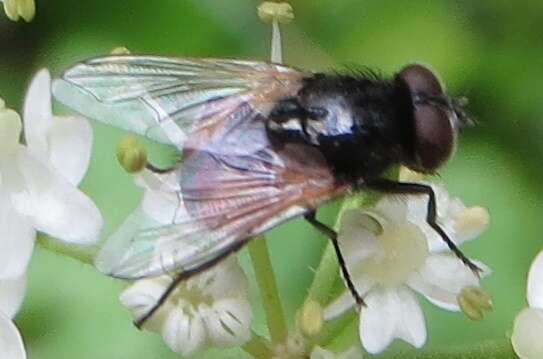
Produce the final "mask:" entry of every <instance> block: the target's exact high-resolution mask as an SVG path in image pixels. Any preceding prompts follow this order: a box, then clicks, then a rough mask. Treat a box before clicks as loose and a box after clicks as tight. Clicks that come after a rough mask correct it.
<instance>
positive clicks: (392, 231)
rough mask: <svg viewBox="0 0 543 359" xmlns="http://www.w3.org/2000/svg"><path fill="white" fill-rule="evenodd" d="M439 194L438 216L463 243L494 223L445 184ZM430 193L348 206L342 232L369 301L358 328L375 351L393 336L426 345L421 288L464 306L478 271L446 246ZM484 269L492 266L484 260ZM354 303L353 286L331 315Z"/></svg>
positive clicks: (446, 305) (454, 306) (434, 298)
mask: <svg viewBox="0 0 543 359" xmlns="http://www.w3.org/2000/svg"><path fill="white" fill-rule="evenodd" d="M433 189H434V191H435V192H436V194H437V208H438V210H439V212H438V223H439V224H440V225H441V226H443V228H445V229H446V230H447V233H448V234H449V236H450V237H451V238H452V239H453V240H454V242H455V243H456V244H457V245H459V244H461V243H463V242H465V241H468V240H471V239H473V238H475V237H476V236H477V235H478V234H480V233H481V232H482V231H483V230H484V228H485V227H486V225H487V223H488V214H487V213H486V211H485V210H484V209H482V208H480V207H471V208H467V207H466V206H465V205H464V204H463V203H462V202H461V201H460V200H459V199H458V198H451V197H450V196H449V195H448V193H447V192H446V191H445V189H444V188H443V187H441V186H437V185H433ZM426 211H427V198H424V197H423V196H413V197H409V198H406V199H404V200H402V199H398V198H394V197H390V196H386V197H383V198H382V199H381V200H380V201H379V202H378V203H377V204H376V205H375V206H374V207H372V208H360V209H351V210H347V211H346V212H345V213H344V214H343V217H342V220H341V227H340V232H339V242H340V246H341V248H342V249H343V252H344V253H345V260H346V263H347V268H349V270H350V273H351V275H352V278H353V282H354V284H355V287H356V289H357V290H358V292H359V293H360V294H361V295H363V296H364V299H365V302H366V304H367V305H366V306H365V307H362V308H361V310H360V327H359V334H360V340H361V342H362V345H363V346H364V347H365V349H366V350H367V351H368V352H370V353H379V352H381V351H383V350H384V349H385V348H386V347H387V346H388V345H389V344H390V343H391V342H392V341H393V339H394V338H400V339H403V340H404V341H406V342H408V343H410V344H411V345H413V346H415V347H417V348H419V347H421V346H422V345H424V343H425V342H426V325H425V321H424V315H423V313H422V311H421V308H420V306H419V304H418V301H417V299H416V297H415V295H414V292H418V293H420V294H422V295H423V296H424V297H426V298H427V299H428V300H429V301H430V302H432V303H434V304H435V305H437V306H439V307H441V308H443V309H446V310H452V311H458V310H460V304H459V296H460V294H461V292H462V290H463V289H464V288H469V287H473V286H479V278H478V277H477V276H476V275H475V274H474V273H473V272H472V271H471V270H470V269H468V268H467V267H466V266H465V265H464V264H463V263H462V262H461V261H460V260H458V258H456V257H454V256H452V255H451V254H449V253H446V250H447V248H446V246H445V245H444V243H443V241H442V240H441V238H440V237H439V236H438V235H437V234H436V233H435V231H434V230H433V229H432V228H430V226H429V225H428V224H427V222H426ZM477 265H478V266H479V267H480V268H483V275H486V274H488V273H489V270H488V269H487V268H486V266H484V264H482V263H477ZM353 305H354V301H353V299H352V297H351V295H350V293H349V292H345V293H344V294H343V295H341V296H340V297H338V298H337V299H336V300H335V301H333V302H332V303H331V304H330V305H329V306H328V307H327V308H326V310H325V319H327V320H330V319H333V318H335V317H337V316H338V315H340V314H342V313H344V312H345V311H347V310H348V309H349V308H351V307H352V306H353Z"/></svg>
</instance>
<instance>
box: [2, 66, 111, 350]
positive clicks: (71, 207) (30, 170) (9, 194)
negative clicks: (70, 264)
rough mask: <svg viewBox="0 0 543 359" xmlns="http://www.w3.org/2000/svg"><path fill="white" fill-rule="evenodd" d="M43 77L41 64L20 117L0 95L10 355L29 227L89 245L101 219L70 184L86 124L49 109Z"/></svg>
mask: <svg viewBox="0 0 543 359" xmlns="http://www.w3.org/2000/svg"><path fill="white" fill-rule="evenodd" d="M50 85H51V79H50V76H49V73H48V72H47V71H46V70H42V71H40V72H39V73H38V74H37V75H36V76H35V77H34V79H33V81H32V83H31V85H30V88H29V90H28V93H27V96H26V99H25V103H24V116H23V118H24V122H23V121H21V119H20V117H19V115H18V114H17V113H16V112H15V111H13V110H10V109H6V108H5V105H4V102H3V101H1V100H0V224H1V225H0V325H1V326H2V333H6V334H5V335H4V334H3V335H2V340H4V341H6V343H2V346H1V347H2V348H7V349H6V350H7V351H8V352H9V353H10V354H11V355H8V356H7V357H9V358H21V357H24V347H23V346H22V341H21V338H20V336H19V334H18V332H17V331H16V328H15V326H14V325H13V323H12V322H11V319H12V318H13V317H14V316H15V314H16V313H17V311H18V308H19V307H20V305H21V303H22V301H23V298H24V294H25V286H26V270H27V267H28V263H29V261H30V258H31V255H32V250H33V247H34V241H35V239H36V232H37V231H40V232H44V233H46V234H48V235H50V236H52V237H55V238H58V239H60V240H62V241H64V242H67V243H73V244H82V245H88V244H92V243H94V242H95V241H96V240H97V239H98V236H99V232H100V229H101V227H102V217H101V214H100V212H99V210H98V208H97V207H96V206H95V205H94V203H93V202H92V200H91V199H90V198H88V197H87V196H86V195H85V194H83V193H82V192H81V191H80V190H78V189H77V185H78V184H79V182H80V181H81V179H82V178H83V176H84V174H85V172H86V170H87V167H88V164H89V159H90V150H91V145H92V131H91V128H90V126H89V124H88V123H87V121H86V120H85V119H83V118H79V117H56V116H53V114H52V112H51V93H50ZM23 123H24V134H25V142H26V145H22V144H21V143H20V138H21V132H22V131H23ZM3 350H4V349H3Z"/></svg>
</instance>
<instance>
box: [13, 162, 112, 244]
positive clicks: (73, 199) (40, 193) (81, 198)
mask: <svg viewBox="0 0 543 359" xmlns="http://www.w3.org/2000/svg"><path fill="white" fill-rule="evenodd" d="M18 165H19V170H20V172H21V174H22V177H23V179H24V185H25V191H24V192H21V193H18V194H16V195H12V199H13V203H14V205H15V207H16V209H17V210H18V211H19V212H20V213H21V214H24V215H26V216H28V217H29V218H30V219H31V220H32V223H33V225H34V227H35V228H36V229H37V230H39V231H42V232H45V233H47V234H49V235H51V236H53V237H55V238H58V239H62V240H64V241H67V242H72V243H77V244H90V243H93V242H95V241H96V240H98V236H99V233H100V229H101V227H102V215H101V214H100V211H99V210H98V208H97V207H96V205H95V204H94V203H93V202H92V200H91V199H90V198H89V197H87V196H86V195H85V194H83V192H81V191H79V190H78V189H77V188H76V187H74V186H73V185H72V184H70V183H69V182H68V181H67V180H66V179H65V178H63V177H62V176H61V175H60V174H58V173H56V172H55V171H54V170H52V169H51V168H49V167H47V166H46V165H45V164H43V163H42V162H40V161H38V160H36V159H35V158H34V157H32V156H31V155H29V154H28V153H26V152H24V151H21V153H20V154H19V156H18Z"/></svg>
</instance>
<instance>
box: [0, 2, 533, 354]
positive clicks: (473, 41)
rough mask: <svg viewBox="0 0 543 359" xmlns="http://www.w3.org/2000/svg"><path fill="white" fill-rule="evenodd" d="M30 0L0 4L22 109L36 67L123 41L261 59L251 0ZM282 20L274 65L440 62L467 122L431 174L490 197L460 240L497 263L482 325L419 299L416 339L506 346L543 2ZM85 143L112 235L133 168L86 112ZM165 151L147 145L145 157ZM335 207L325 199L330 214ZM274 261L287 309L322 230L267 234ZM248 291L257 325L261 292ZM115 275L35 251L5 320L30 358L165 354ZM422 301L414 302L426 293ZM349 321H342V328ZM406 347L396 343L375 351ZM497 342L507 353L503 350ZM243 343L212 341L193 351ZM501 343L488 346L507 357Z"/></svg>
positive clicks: (373, 7)
mask: <svg viewBox="0 0 543 359" xmlns="http://www.w3.org/2000/svg"><path fill="white" fill-rule="evenodd" d="M36 1H37V16H36V18H35V19H34V21H33V22H31V23H30V24H24V23H13V22H10V21H9V20H7V19H6V18H5V16H3V14H2V16H0V96H1V97H3V98H4V99H5V100H6V103H7V105H8V106H9V107H12V108H15V109H20V107H21V103H22V98H23V95H24V93H25V88H26V86H27V85H28V82H29V80H30V78H31V76H32V75H33V73H34V72H35V71H36V70H38V69H39V68H41V67H48V68H50V69H51V71H52V72H53V73H54V74H58V73H59V71H60V70H61V69H62V68H64V67H66V66H68V65H70V64H72V63H74V62H76V61H78V60H82V59H85V58H87V57H90V56H95V55H99V54H106V53H108V52H110V51H111V49H112V48H114V47H118V46H125V47H127V48H128V49H130V50H131V51H132V52H144V53H156V54H170V55H171V54H175V55H190V56H213V57H239V58H251V59H267V58H268V56H269V54H268V51H269V37H270V29H269V28H268V27H267V26H265V25H263V24H262V23H261V22H259V20H258V18H257V17H256V6H257V5H258V3H259V2H258V1H256V0H254V1H250V0H228V1H225V0H223V1H217V0H215V1H213V0H193V1H182V0H161V1H143V0H130V1H128V0H125V1H118V0H117V1H111V0H93V1H69V0H55V1H44V0H36ZM291 4H292V5H293V7H294V9H295V13H296V20H295V23H294V24H293V25H289V26H286V27H285V28H284V33H283V35H284V39H285V46H284V55H285V62H286V63H288V64H292V65H296V66H299V67H304V68H309V69H315V70H326V69H331V68H333V67H337V66H341V65H353V64H361V65H368V66H370V67H373V68H377V69H381V70H383V71H384V72H385V73H393V72H394V71H397V70H398V69H399V68H400V67H401V66H402V65H404V64H406V63H408V62H412V61H420V62H424V63H428V64H431V65H432V66H433V67H434V68H435V69H437V70H438V71H439V72H440V74H441V76H442V78H443V79H444V81H445V82H446V83H447V85H448V88H449V91H450V92H451V93H453V94H463V95H466V96H468V97H469V98H470V101H471V102H470V103H471V106H470V111H471V113H472V114H473V115H474V117H475V118H476V119H477V121H478V123H479V124H478V126H477V127H476V128H473V129H469V130H468V131H466V132H465V134H464V135H463V136H462V139H461V141H460V146H459V148H458V152H457V154H456V157H455V158H454V159H453V160H452V161H451V163H450V164H449V165H448V166H447V168H446V169H444V170H443V171H442V173H441V175H442V177H443V179H444V180H445V181H446V183H447V184H448V186H449V189H450V191H451V192H452V193H454V194H456V195H458V196H459V197H461V198H463V199H464V200H465V202H466V203H467V204H472V205H474V204H478V205H482V206H485V207H487V208H489V210H490V213H491V221H492V223H491V226H490V228H489V230H488V231H487V232H486V233H485V234H484V235H483V236H481V238H480V239H478V240H477V241H474V242H472V243H469V244H468V245H466V246H465V247H464V249H465V250H466V251H467V253H468V254H469V255H470V256H472V257H475V258H478V259H480V260H483V261H484V262H485V263H487V264H488V265H490V267H491V268H492V269H493V270H494V273H493V275H492V276H491V277H490V278H488V279H487V280H485V282H484V283H485V288H486V289H487V290H488V291H489V292H490V293H492V294H493V296H494V298H495V306H496V309H495V311H494V312H493V313H492V314H490V315H488V316H487V317H486V319H485V320H484V321H482V322H472V321H469V320H468V319H467V318H466V317H464V316H463V315H461V314H455V313H449V312H445V311H442V310H438V309H436V308H435V307H433V306H431V305H428V304H427V303H425V308H424V310H425V313H426V315H427V326H428V333H429V339H428V343H427V348H429V349H432V348H441V349H446V350H452V351H454V350H455V349H454V348H462V347H464V346H470V345H471V346H472V345H473V343H483V345H484V343H494V342H497V343H501V344H500V345H502V346H507V343H508V339H507V337H508V335H510V330H511V326H512V321H513V318H514V316H515V314H516V313H517V312H518V311H519V310H520V309H521V308H522V307H523V306H525V286H526V283H525V281H526V273H527V270H528V268H529V264H530V262H531V260H532V259H533V257H534V256H535V254H536V253H537V251H538V250H539V249H541V248H542V247H543V236H542V235H541V232H540V231H541V229H542V227H543V225H542V220H541V214H542V213H543V211H542V202H543V186H541V183H540V182H541V179H542V178H543V173H542V172H543V168H542V166H541V158H542V156H543V146H542V144H541V141H540V139H541V138H543V137H542V135H543V133H542V132H543V122H542V120H541V118H542V116H543V102H542V100H541V97H542V96H543V30H542V28H543V27H542V26H541V25H542V23H543V2H542V1H535V0H534V1H517V2H512V1H506V0H495V1H489V0H486V1H469V0H464V1H453V0H447V1H445V0H432V1H430V0H428V1H413V0H410V1H407V0H402V1H398V0H394V1H392V0H343V1H338V0H326V1H324V0H320V1H309V0H307V1H301V0H298V1H296V0H293V1H291ZM94 125H95V126H94V128H95V139H96V140H95V148H94V156H93V160H92V163H91V166H90V170H89V172H88V176H87V178H86V179H85V181H84V182H83V186H82V187H83V190H84V191H85V192H87V193H89V194H90V195H91V196H92V197H93V198H94V200H95V201H96V202H97V204H98V205H99V207H100V208H101V209H102V211H103V213H104V216H105V218H106V222H107V223H106V228H105V234H107V233H110V232H111V231H112V230H113V229H114V228H115V226H116V225H117V224H118V223H119V222H120V221H121V220H122V218H123V217H124V216H126V215H127V213H129V211H130V210H131V209H132V208H134V207H135V206H136V205H137V204H138V201H139V198H140V192H139V191H138V190H137V188H136V187H135V186H134V185H133V180H132V178H131V177H130V176H129V175H127V174H126V173H124V172H123V171H122V170H121V168H120V167H119V166H118V164H117V162H116V159H115V147H116V144H117V142H118V140H119V139H120V137H121V136H122V132H121V131H118V130H116V129H112V128H109V127H106V126H103V125H99V124H94ZM163 152H164V151H163V150H162V149H160V148H156V149H154V150H153V152H152V159H153V160H154V161H155V162H160V161H164V160H165V159H164V158H165V157H167V155H166V156H165V155H164V153H163ZM334 210H335V208H334V206H328V207H327V208H325V212H326V214H325V215H324V216H323V218H325V219H326V218H328V221H329V223H331V222H332V221H333V214H334ZM269 238H270V241H269V242H270V247H271V252H272V260H273V263H274V268H275V271H276V273H277V276H278V281H279V286H280V291H281V296H282V299H283V301H284V304H285V307H286V310H287V312H288V313H289V315H290V317H291V318H292V315H293V313H294V311H295V310H296V308H297V307H298V306H299V305H300V303H301V301H302V300H303V298H304V295H305V290H306V288H307V286H308V284H309V283H310V280H311V270H310V267H315V266H316V264H317V263H318V260H319V254H320V252H321V250H322V248H323V246H324V244H325V240H324V239H323V238H322V237H321V236H320V235H319V234H317V233H316V232H315V231H313V230H312V229H311V228H310V227H309V226H308V225H306V224H304V223H302V222H301V221H295V222H293V223H289V224H287V225H284V226H282V227H280V228H278V229H276V230H274V231H273V232H272V233H271V234H270V236H269ZM242 261H243V262H244V265H245V267H246V268H247V269H248V270H247V272H248V273H249V275H250V277H251V280H252V284H253V285H252V287H253V289H252V293H251V297H252V300H253V302H254V303H256V305H255V306H254V312H255V316H256V320H257V323H260V324H257V327H258V328H259V329H258V330H259V331H261V332H263V330H264V329H263V327H262V318H263V314H262V310H261V309H260V308H259V306H258V302H259V301H258V292H257V291H256V290H255V289H254V287H255V286H254V278H253V277H252V273H251V270H250V266H248V265H247V264H248V258H247V254H246V253H245V252H242ZM122 287H123V283H120V282H117V281H114V280H112V279H109V278H106V277H103V276H101V275H100V274H98V273H97V272H96V271H95V270H93V268H91V267H89V266H85V265H83V264H81V263H79V262H76V261H74V260H71V259H69V258H65V257H61V256H58V255H56V254H52V253H50V252H47V251H45V250H42V249H39V248H38V249H37V251H36V252H35V255H34V258H33V262H32V265H31V270H30V283H29V290H28V296H27V299H26V303H25V305H24V307H23V309H22V311H21V313H20V314H19V316H18V318H17V324H18V326H19V327H20V329H21V331H22V333H23V335H24V337H25V341H26V344H27V347H28V351H29V356H30V358H31V359H33V358H43V359H49V358H56V359H58V358H80V359H87V358H120V359H125V358H126V359H130V358H146V359H147V358H151V359H154V358H176V357H178V355H176V354H174V353H172V352H170V351H169V350H168V348H167V347H166V345H165V344H164V343H163V342H162V339H161V338H160V337H159V336H158V335H156V334H152V333H148V332H139V331H138V330H137V329H136V328H134V327H133V326H132V324H131V318H130V316H129V313H128V312H127V311H126V310H124V309H123V308H122V307H121V305H120V304H119V302H118V295H119V292H120V290H121V289H122ZM423 302H424V301H423ZM353 334H355V333H354V328H353ZM404 350H410V349H408V348H407V347H406V346H405V345H401V344H399V345H395V346H394V347H393V348H392V350H390V351H388V352H386V353H385V354H384V355H383V357H394V355H395V354H394V353H396V352H397V351H404ZM506 352H507V350H506ZM223 355H227V356H228V357H231V358H236V357H239V355H241V354H240V353H239V352H237V351H235V350H230V351H224V350H223V351H210V352H208V353H206V354H204V355H203V356H202V357H209V358H215V357H219V356H221V357H222V356H223ZM512 356H513V354H512V353H511V352H509V353H508V354H502V356H500V357H504V358H507V357H512Z"/></svg>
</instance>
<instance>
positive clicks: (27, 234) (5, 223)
mask: <svg viewBox="0 0 543 359" xmlns="http://www.w3.org/2000/svg"><path fill="white" fill-rule="evenodd" d="M35 237H36V232H35V231H34V229H33V228H32V226H31V225H30V222H29V220H28V219H27V218H25V217H24V216H21V215H20V214H19V213H17V212H16V211H15V209H14V208H13V206H12V204H11V199H10V198H9V196H8V195H7V193H6V192H5V191H2V190H0V278H2V279H6V278H7V279H14V278H18V277H20V276H22V275H23V274H24V273H25V271H26V268H27V267H28V263H29V262H30V257H31V256H32V250H33V248H34V239H35ZM0 310H1V308H0Z"/></svg>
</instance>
